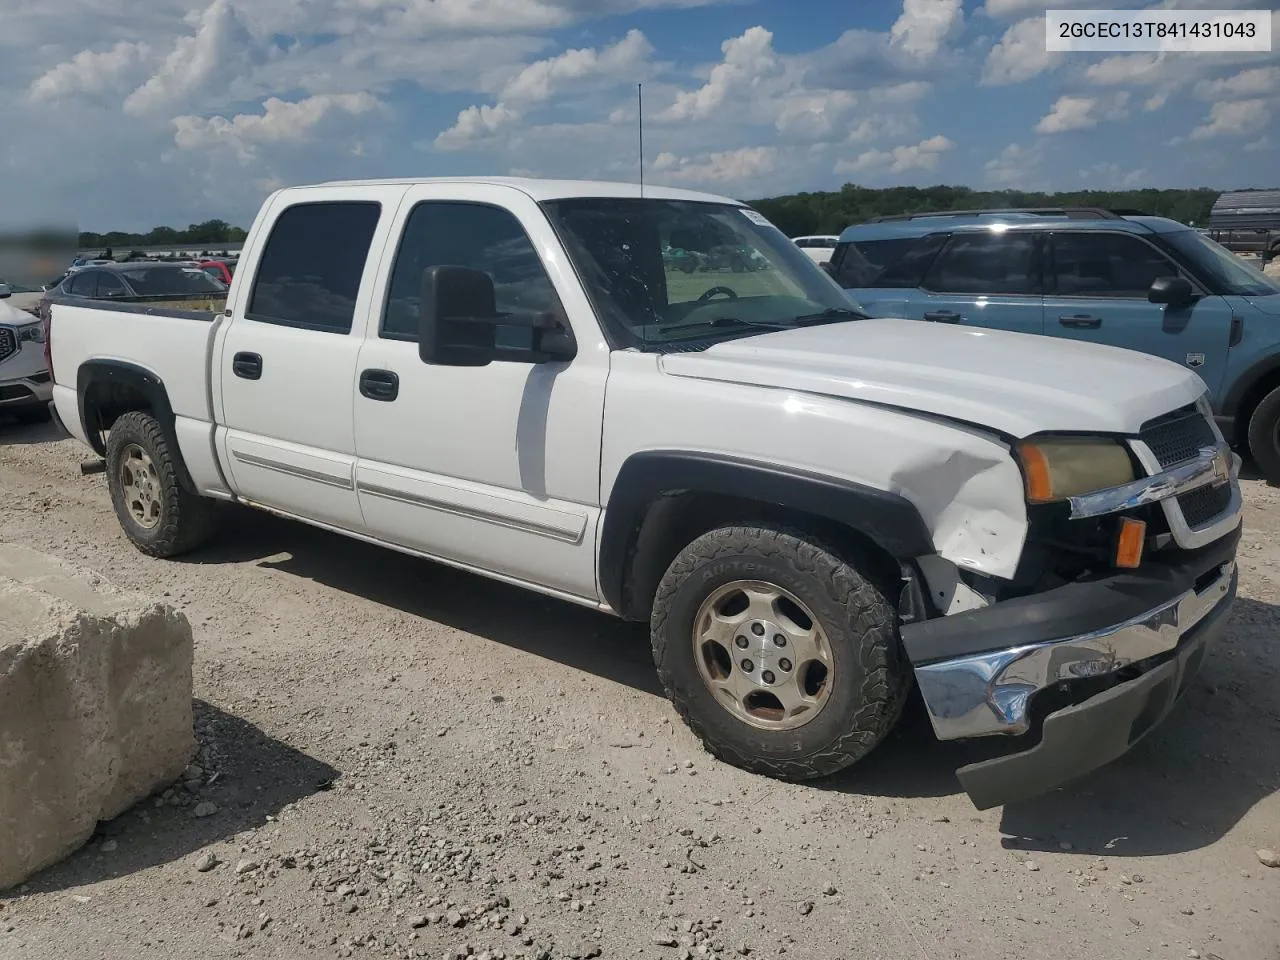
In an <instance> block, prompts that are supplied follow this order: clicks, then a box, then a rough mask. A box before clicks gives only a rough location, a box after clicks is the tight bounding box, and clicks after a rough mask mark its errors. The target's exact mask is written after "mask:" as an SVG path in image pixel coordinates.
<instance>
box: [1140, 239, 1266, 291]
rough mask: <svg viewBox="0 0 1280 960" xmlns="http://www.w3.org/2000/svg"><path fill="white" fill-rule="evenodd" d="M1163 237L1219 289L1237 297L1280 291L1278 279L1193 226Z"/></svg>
mask: <svg viewBox="0 0 1280 960" xmlns="http://www.w3.org/2000/svg"><path fill="white" fill-rule="evenodd" d="M1164 239H1165V240H1166V241H1167V242H1168V243H1169V245H1170V246H1171V247H1173V248H1174V249H1175V250H1177V251H1178V252H1179V253H1181V254H1182V255H1183V256H1184V257H1186V258H1187V259H1188V260H1190V261H1191V265H1192V266H1193V267H1194V268H1195V270H1196V271H1197V272H1198V273H1202V274H1205V275H1206V276H1207V277H1209V278H1210V279H1212V281H1213V282H1214V284H1216V285H1217V287H1218V291H1219V292H1220V293H1224V294H1230V295H1234V296H1237V297H1269V296H1272V295H1274V294H1277V293H1280V283H1277V282H1276V281H1275V280H1272V279H1271V278H1270V277H1268V276H1267V275H1266V274H1265V273H1263V272H1262V271H1261V270H1259V269H1257V268H1256V267H1254V266H1253V265H1252V264H1248V263H1245V262H1244V261H1243V260H1241V259H1240V258H1239V257H1237V256H1236V255H1235V254H1234V253H1232V252H1231V251H1230V250H1228V249H1227V248H1226V247H1224V246H1222V245H1221V244H1219V243H1215V242H1214V241H1212V240H1210V239H1209V238H1208V237H1206V236H1204V235H1203V234H1201V233H1199V232H1198V231H1196V230H1176V231H1174V232H1173V233H1166V234H1164Z"/></svg>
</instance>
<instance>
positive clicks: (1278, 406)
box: [1249, 387, 1280, 484]
mask: <svg viewBox="0 0 1280 960" xmlns="http://www.w3.org/2000/svg"><path fill="white" fill-rule="evenodd" d="M1249 453H1250V454H1252V455H1253V459H1254V462H1255V463H1257V465H1258V469H1259V470H1260V471H1261V472H1262V476H1263V478H1264V479H1265V480H1266V481H1267V482H1268V483H1272V484H1280V387H1276V389H1274V390H1272V391H1271V392H1270V393H1268V394H1267V395H1266V396H1265V397H1263V398H1262V402H1261V403H1259V404H1258V405H1257V407H1255V408H1254V411H1253V416H1251V417H1250V418H1249Z"/></svg>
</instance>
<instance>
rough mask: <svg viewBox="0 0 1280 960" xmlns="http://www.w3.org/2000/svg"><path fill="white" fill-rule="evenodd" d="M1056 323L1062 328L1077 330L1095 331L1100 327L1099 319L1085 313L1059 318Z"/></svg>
mask: <svg viewBox="0 0 1280 960" xmlns="http://www.w3.org/2000/svg"><path fill="white" fill-rule="evenodd" d="M1058 322H1059V323H1060V324H1062V325H1063V326H1064V327H1073V328H1075V329H1077V330H1097V329H1098V328H1099V327H1100V326H1102V318H1101V317H1091V316H1089V314H1087V313H1077V314H1075V315H1074V316H1070V317H1059V318H1058Z"/></svg>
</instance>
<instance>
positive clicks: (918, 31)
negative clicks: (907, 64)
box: [889, 0, 964, 60]
mask: <svg viewBox="0 0 1280 960" xmlns="http://www.w3.org/2000/svg"><path fill="white" fill-rule="evenodd" d="M963 29H964V4H963V3H962V2H961V0H902V14H901V15H900V16H899V17H898V19H897V20H896V21H895V22H894V24H893V28H892V29H891V30H890V31H889V36H890V38H891V42H892V44H893V45H894V46H895V47H898V48H899V49H901V50H902V51H903V52H904V53H906V54H908V55H910V56H912V57H915V58H916V59H919V60H928V59H929V58H930V57H934V56H936V55H937V54H938V51H940V50H941V49H942V48H943V47H944V46H945V45H946V44H947V43H948V42H949V41H951V40H952V39H954V38H955V37H956V36H958V35H959V34H960V32H961V31H962V30H963Z"/></svg>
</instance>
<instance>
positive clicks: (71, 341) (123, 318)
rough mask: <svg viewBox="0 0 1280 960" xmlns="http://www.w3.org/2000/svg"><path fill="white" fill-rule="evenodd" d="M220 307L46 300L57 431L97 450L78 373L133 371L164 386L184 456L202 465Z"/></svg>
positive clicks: (212, 303)
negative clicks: (104, 367)
mask: <svg viewBox="0 0 1280 960" xmlns="http://www.w3.org/2000/svg"><path fill="white" fill-rule="evenodd" d="M223 303H224V301H222V300H212V299H209V298H201V299H198V300H183V299H177V300H151V301H144V302H117V301H93V302H92V306H89V305H86V304H85V303H84V302H83V301H78V300H77V301H72V300H62V299H54V300H52V301H50V303H49V306H48V311H49V318H50V326H49V338H50V343H51V347H52V349H51V351H50V353H51V358H52V373H53V380H54V387H53V402H54V404H55V406H56V409H57V412H58V417H59V419H60V420H61V421H62V423H63V425H64V426H66V428H67V430H68V431H70V432H71V433H72V434H73V435H74V436H76V437H77V438H79V439H80V440H81V441H82V442H84V443H86V444H88V445H89V446H91V447H93V448H95V449H99V448H100V445H101V438H100V437H95V436H89V435H88V433H89V431H86V429H85V426H84V423H83V422H82V419H81V415H80V409H79V402H78V399H77V395H78V390H77V382H76V381H77V376H78V371H79V370H80V369H81V367H82V366H83V365H84V364H85V363H88V362H91V361H99V362H102V363H105V364H113V365H122V364H123V365H127V366H129V367H134V368H140V369H141V370H143V371H146V372H147V373H149V374H151V375H152V376H153V377H154V378H155V380H156V381H157V382H158V383H161V384H163V385H164V389H165V391H166V393H167V395H168V401H169V404H170V406H171V407H172V409H173V413H174V416H175V419H176V434H177V439H178V444H179V447H180V449H181V450H182V454H183V457H184V458H185V459H186V460H187V461H188V463H191V464H204V463H206V462H208V461H209V459H210V453H209V445H210V444H209V438H210V437H211V435H212V430H213V411H212V394H211V391H210V384H209V371H210V370H211V368H212V367H211V354H212V350H213V343H214V335H215V333H216V331H217V329H218V321H219V320H220V319H221V316H222V309H223ZM193 307H195V308H196V309H192V308H193ZM193 474H194V471H193Z"/></svg>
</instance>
